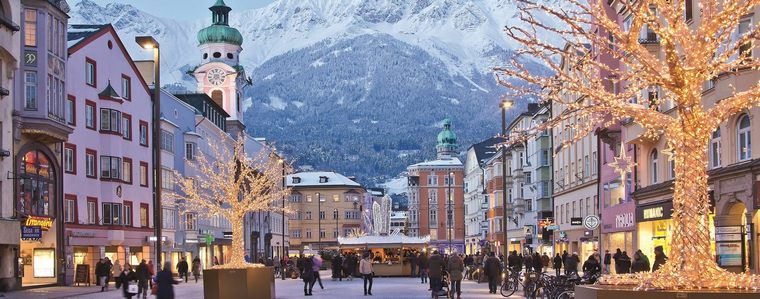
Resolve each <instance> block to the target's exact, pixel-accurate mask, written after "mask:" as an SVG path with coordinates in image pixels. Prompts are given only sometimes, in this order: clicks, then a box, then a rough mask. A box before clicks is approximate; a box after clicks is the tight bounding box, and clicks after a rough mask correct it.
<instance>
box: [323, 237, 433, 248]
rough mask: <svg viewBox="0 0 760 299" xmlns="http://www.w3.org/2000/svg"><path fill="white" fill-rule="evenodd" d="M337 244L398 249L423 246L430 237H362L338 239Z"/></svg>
mask: <svg viewBox="0 0 760 299" xmlns="http://www.w3.org/2000/svg"><path fill="white" fill-rule="evenodd" d="M338 243H339V244H340V246H341V247H344V246H362V247H365V246H366V247H367V248H400V247H406V246H425V245H427V244H428V243H430V236H425V237H421V238H420V237H409V236H405V235H401V234H398V235H391V236H363V237H356V238H350V237H347V238H344V237H338Z"/></svg>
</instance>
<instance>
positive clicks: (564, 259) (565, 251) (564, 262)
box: [562, 250, 570, 275]
mask: <svg viewBox="0 0 760 299" xmlns="http://www.w3.org/2000/svg"><path fill="white" fill-rule="evenodd" d="M568 257H570V255H569V254H568V253H567V250H563V251H562V266H563V267H564V268H565V275H567V274H568V273H567V264H566V262H567V258H568Z"/></svg>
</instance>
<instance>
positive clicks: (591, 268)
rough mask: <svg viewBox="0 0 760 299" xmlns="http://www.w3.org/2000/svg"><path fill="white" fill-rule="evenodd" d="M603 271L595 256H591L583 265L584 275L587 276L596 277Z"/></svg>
mask: <svg viewBox="0 0 760 299" xmlns="http://www.w3.org/2000/svg"><path fill="white" fill-rule="evenodd" d="M601 271H602V267H601V265H599V261H597V260H596V257H594V255H590V256H589V257H588V259H587V260H586V261H585V262H584V263H583V274H584V275H585V276H589V275H596V274H599V272H601Z"/></svg>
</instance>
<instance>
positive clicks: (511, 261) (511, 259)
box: [507, 251, 518, 270]
mask: <svg viewBox="0 0 760 299" xmlns="http://www.w3.org/2000/svg"><path fill="white" fill-rule="evenodd" d="M517 259H518V257H517V251H512V252H510V253H509V255H508V256H507V266H509V269H512V270H515V269H517V263H518V262H517Z"/></svg>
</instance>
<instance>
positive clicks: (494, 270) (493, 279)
mask: <svg viewBox="0 0 760 299" xmlns="http://www.w3.org/2000/svg"><path fill="white" fill-rule="evenodd" d="M483 270H484V272H485V275H486V276H487V277H488V292H489V293H491V294H496V290H497V288H498V286H499V279H500V278H501V270H502V269H501V262H500V261H499V259H498V258H496V254H494V252H493V251H491V252H489V253H488V258H487V259H486V261H485V265H484V266H483Z"/></svg>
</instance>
